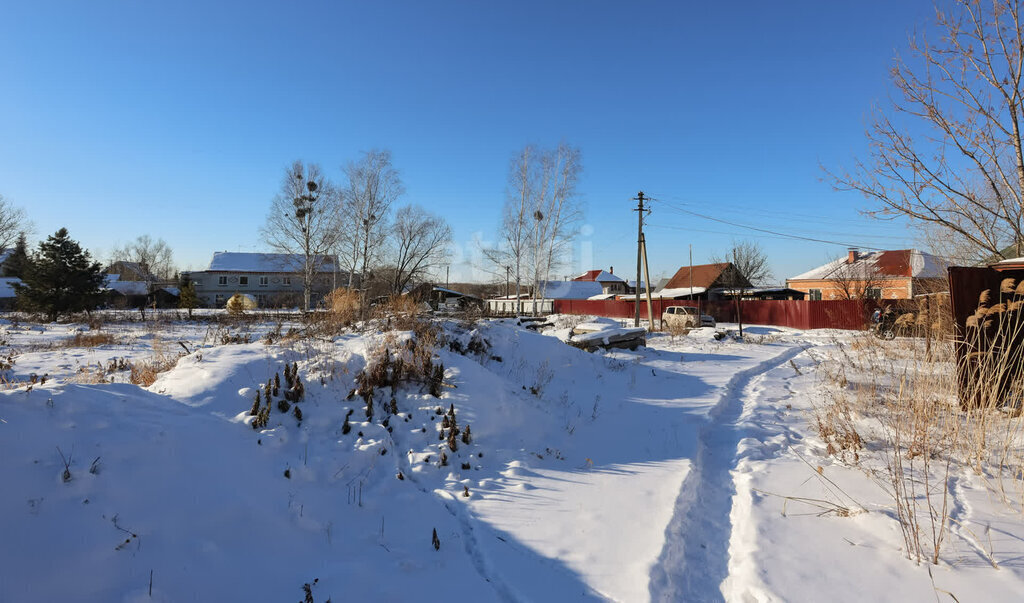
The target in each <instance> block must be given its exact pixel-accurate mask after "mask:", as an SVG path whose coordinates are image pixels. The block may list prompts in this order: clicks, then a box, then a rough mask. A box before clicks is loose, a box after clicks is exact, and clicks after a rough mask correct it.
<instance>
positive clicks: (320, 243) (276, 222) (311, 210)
mask: <svg viewBox="0 0 1024 603" xmlns="http://www.w3.org/2000/svg"><path fill="white" fill-rule="evenodd" d="M332 197H333V195H332V193H331V185H330V183H329V182H327V180H326V179H325V178H324V176H323V174H321V172H320V167H319V166H318V165H316V164H315V163H311V164H308V165H303V163H302V162H301V161H296V162H294V163H293V164H292V165H291V167H289V168H287V169H286V170H285V175H284V179H283V180H282V181H281V191H280V192H279V193H278V194H277V195H276V196H275V197H274V200H273V201H272V202H271V204H270V214H268V215H267V222H266V224H265V225H264V226H263V227H262V228H261V229H260V234H261V235H262V236H263V239H264V240H265V241H266V242H267V244H268V245H270V247H271V248H273V249H274V250H275V251H277V252H279V253H286V254H293V255H296V256H298V257H299V258H300V259H299V262H298V264H299V265H298V266H288V267H287V269H291V270H295V271H296V272H297V273H298V274H299V275H300V277H301V278H302V302H303V309H304V310H309V309H310V301H311V297H312V290H313V281H314V279H315V278H316V276H317V274H318V273H319V272H320V270H321V268H322V267H323V266H325V265H329V263H330V262H331V257H330V255H329V254H330V253H331V251H332V250H333V249H334V248H335V245H336V242H337V237H338V230H339V229H338V228H337V213H336V212H335V211H334V208H333V207H331V199H332Z"/></svg>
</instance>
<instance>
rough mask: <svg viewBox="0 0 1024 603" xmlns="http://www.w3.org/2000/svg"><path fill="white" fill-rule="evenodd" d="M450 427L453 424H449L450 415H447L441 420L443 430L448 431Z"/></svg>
mask: <svg viewBox="0 0 1024 603" xmlns="http://www.w3.org/2000/svg"><path fill="white" fill-rule="evenodd" d="M450 426H451V424H449V423H448V415H445V416H444V418H442V419H441V429H448V428H449V427H450Z"/></svg>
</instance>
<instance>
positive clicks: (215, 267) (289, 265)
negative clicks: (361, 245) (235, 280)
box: [208, 251, 337, 272]
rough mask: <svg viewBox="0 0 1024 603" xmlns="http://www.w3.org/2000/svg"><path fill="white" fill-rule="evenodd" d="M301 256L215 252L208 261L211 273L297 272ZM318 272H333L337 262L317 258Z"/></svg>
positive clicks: (328, 258)
mask: <svg viewBox="0 0 1024 603" xmlns="http://www.w3.org/2000/svg"><path fill="white" fill-rule="evenodd" d="M303 259H304V258H303V256H302V255H299V254H290V253H242V252H236V251H215V252H214V253H213V259H212V260H210V267H209V268H208V270H209V271H211V272H298V271H299V270H301V269H302V263H303ZM317 260H318V263H319V264H320V266H319V268H318V269H317V271H318V272H334V271H335V270H336V269H337V260H336V259H335V258H334V256H317Z"/></svg>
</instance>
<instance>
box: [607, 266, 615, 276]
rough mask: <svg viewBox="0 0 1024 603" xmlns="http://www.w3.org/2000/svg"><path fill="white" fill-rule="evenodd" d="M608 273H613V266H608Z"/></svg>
mask: <svg viewBox="0 0 1024 603" xmlns="http://www.w3.org/2000/svg"><path fill="white" fill-rule="evenodd" d="M608 274H615V266H609V267H608Z"/></svg>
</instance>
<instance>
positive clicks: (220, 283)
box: [217, 276, 228, 287]
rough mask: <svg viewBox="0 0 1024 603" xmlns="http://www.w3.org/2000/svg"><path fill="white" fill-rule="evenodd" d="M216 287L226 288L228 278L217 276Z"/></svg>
mask: <svg viewBox="0 0 1024 603" xmlns="http://www.w3.org/2000/svg"><path fill="white" fill-rule="evenodd" d="M217 286H218V287H227V286H228V277H226V276H218V277H217Z"/></svg>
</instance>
